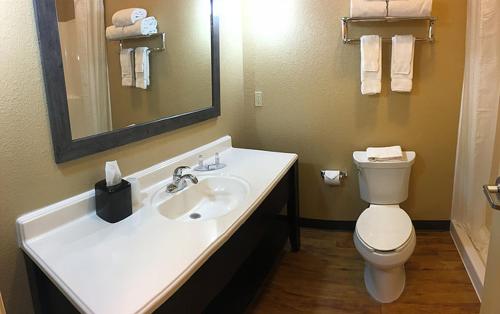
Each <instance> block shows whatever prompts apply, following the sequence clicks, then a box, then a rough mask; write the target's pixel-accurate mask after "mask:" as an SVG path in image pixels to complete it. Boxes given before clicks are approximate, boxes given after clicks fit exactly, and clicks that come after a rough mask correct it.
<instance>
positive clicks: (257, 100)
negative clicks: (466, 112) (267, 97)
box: [255, 91, 264, 107]
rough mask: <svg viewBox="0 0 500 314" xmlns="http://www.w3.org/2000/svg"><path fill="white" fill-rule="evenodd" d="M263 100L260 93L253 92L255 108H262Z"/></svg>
mask: <svg viewBox="0 0 500 314" xmlns="http://www.w3.org/2000/svg"><path fill="white" fill-rule="evenodd" d="M263 106H264V99H263V94H262V92H260V91H255V107H263Z"/></svg>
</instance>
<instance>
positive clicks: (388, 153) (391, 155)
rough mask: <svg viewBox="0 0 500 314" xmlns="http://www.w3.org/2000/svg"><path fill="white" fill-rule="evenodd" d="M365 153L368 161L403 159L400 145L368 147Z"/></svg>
mask: <svg viewBox="0 0 500 314" xmlns="http://www.w3.org/2000/svg"><path fill="white" fill-rule="evenodd" d="M366 155H367V157H368V160H369V161H389V160H403V151H402V150H401V146H390V147H368V148H367V149H366Z"/></svg>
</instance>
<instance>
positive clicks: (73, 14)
mask: <svg viewBox="0 0 500 314" xmlns="http://www.w3.org/2000/svg"><path fill="white" fill-rule="evenodd" d="M55 4H56V10H57V20H58V21H57V22H58V23H57V24H58V29H59V38H60V44H61V52H62V55H61V57H62V61H63V69H64V81H65V85H66V97H67V106H68V112H69V120H70V121H69V122H70V127H71V138H72V139H80V138H84V137H89V136H93V135H98V134H101V133H105V132H109V131H113V130H119V129H123V128H127V127H132V126H135V125H138V124H145V123H148V122H151V121H156V120H159V119H164V118H167V117H174V116H179V115H183V114H186V113H190V112H196V111H199V110H202V109H204V108H209V107H211V106H212V105H213V104H212V96H213V95H212V88H213V86H212V50H211V34H212V29H211V15H210V14H211V5H210V4H211V2H210V1H209V0H182V1H179V0H56V1H55ZM127 8H143V9H145V10H146V11H147V16H148V17H154V18H155V19H156V21H157V27H156V31H157V32H158V33H159V34H160V36H152V37H144V36H142V37H141V38H137V36H135V35H137V34H128V33H127V34H126V35H125V36H123V37H120V38H113V40H110V39H109V38H108V39H107V38H106V28H107V27H110V26H111V25H113V19H112V17H113V14H115V13H116V12H118V11H120V10H122V9H127ZM135 23H136V24H137V23H141V21H138V22H135ZM120 27H121V26H120ZM139 29H141V28H139ZM140 32H141V33H142V31H140ZM162 33H164V34H165V39H166V42H165V47H166V49H165V50H160V49H155V48H161V47H162V45H163V42H162V36H161V34H162ZM136 47H148V48H150V49H151V51H150V53H149V70H150V71H149V72H150V73H149V84H150V85H149V86H147V88H146V89H143V88H139V87H135V85H136V84H137V83H135V82H132V85H133V86H124V85H128V84H127V83H125V84H124V83H123V81H122V76H126V74H127V73H128V72H129V71H131V73H132V79H133V81H135V80H136V79H137V77H140V75H141V73H142V72H141V71H143V69H142V68H139V69H138V68H137V66H138V64H139V65H140V64H142V63H141V62H138V64H135V65H134V64H130V65H129V66H126V65H127V63H124V62H123V61H122V62H120V61H121V56H120V51H121V49H130V48H131V49H132V50H131V51H132V54H131V55H130V60H131V61H132V62H134V61H136V60H137V57H138V56H135V57H134V52H135V51H137V50H135V49H134V48H136ZM127 69H128V70H127ZM136 70H138V72H139V73H135V72H136ZM136 76H137V77H136Z"/></svg>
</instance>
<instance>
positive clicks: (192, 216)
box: [189, 213, 201, 219]
mask: <svg viewBox="0 0 500 314" xmlns="http://www.w3.org/2000/svg"><path fill="white" fill-rule="evenodd" d="M189 218H191V219H198V218H201V215H200V214H198V213H192V214H191V215H189Z"/></svg>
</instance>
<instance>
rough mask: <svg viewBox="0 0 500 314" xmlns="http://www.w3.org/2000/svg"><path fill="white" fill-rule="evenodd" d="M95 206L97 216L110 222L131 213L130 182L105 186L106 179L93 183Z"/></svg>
mask: <svg viewBox="0 0 500 314" xmlns="http://www.w3.org/2000/svg"><path fill="white" fill-rule="evenodd" d="M95 206H96V207H95V208H96V213H97V216H99V217H101V218H102V219H104V220H106V221H107V222H110V223H115V222H119V221H120V220H123V219H125V218H127V217H128V216H130V215H132V192H131V188H130V182H128V181H125V180H122V182H121V183H119V184H117V185H113V186H109V187H108V186H107V185H106V180H102V181H99V182H97V183H96V184H95Z"/></svg>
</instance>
